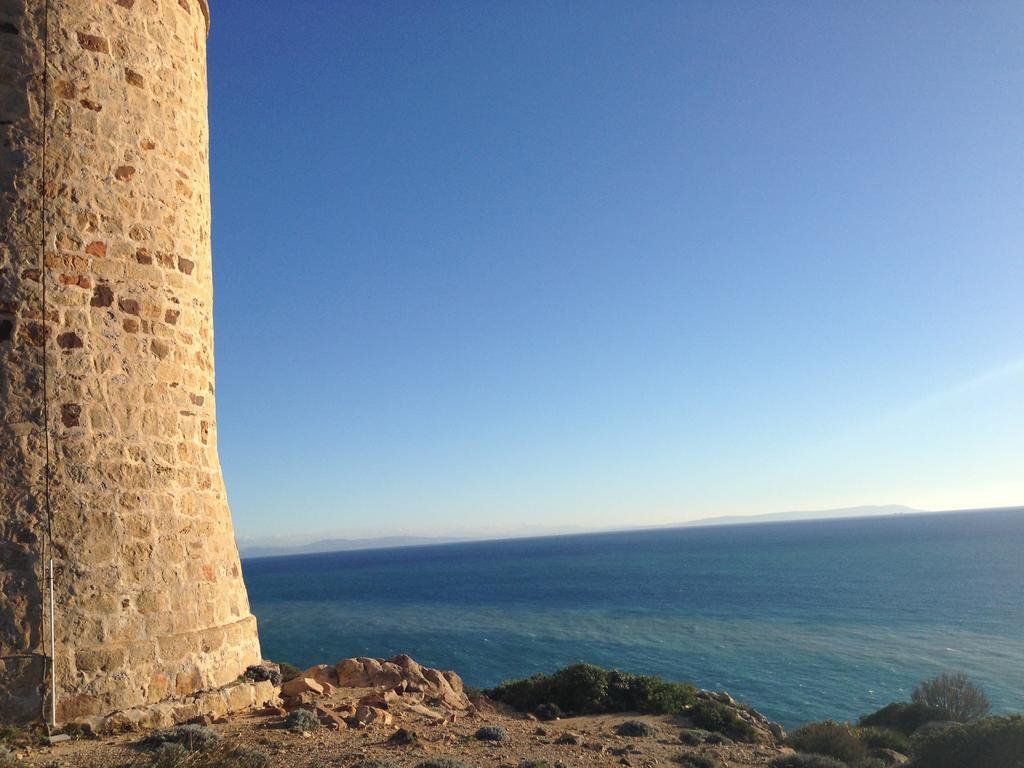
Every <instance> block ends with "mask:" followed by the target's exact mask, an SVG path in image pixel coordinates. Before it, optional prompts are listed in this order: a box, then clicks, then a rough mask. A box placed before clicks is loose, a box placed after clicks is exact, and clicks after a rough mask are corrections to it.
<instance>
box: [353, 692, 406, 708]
mask: <svg viewBox="0 0 1024 768" xmlns="http://www.w3.org/2000/svg"><path fill="white" fill-rule="evenodd" d="M399 698H400V697H399V695H398V694H397V693H395V692H394V691H392V690H387V689H385V690H383V691H374V692H373V693H368V694H366V695H365V696H363V697H362V698H361V699H360V700H359V704H360V705H363V706H367V707H378V708H379V709H387V708H388V707H389V706H390V705H391V704H394V703H395V702H396V701H398V700H399Z"/></svg>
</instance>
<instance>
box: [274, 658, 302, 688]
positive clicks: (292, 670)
mask: <svg viewBox="0 0 1024 768" xmlns="http://www.w3.org/2000/svg"><path fill="white" fill-rule="evenodd" d="M277 666H279V667H280V668H281V682H284V683H287V682H288V681H289V680H294V679H295V678H296V677H298V676H299V675H301V674H302V670H301V669H299V668H298V667H296V666H295V665H294V664H289V663H288V662H287V661H279V662H277Z"/></svg>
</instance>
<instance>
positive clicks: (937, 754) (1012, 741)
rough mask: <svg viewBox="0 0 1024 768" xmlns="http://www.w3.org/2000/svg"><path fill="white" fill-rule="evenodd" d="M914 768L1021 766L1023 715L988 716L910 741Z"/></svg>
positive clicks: (1023, 761)
mask: <svg viewBox="0 0 1024 768" xmlns="http://www.w3.org/2000/svg"><path fill="white" fill-rule="evenodd" d="M911 753H912V755H913V757H914V763H913V764H914V768H963V766H993V768H995V767H996V766H998V768H1024V715H1012V716H1009V717H987V718H984V719H983V720H978V721H976V722H973V723H968V724H966V725H956V726H951V727H949V728H943V729H937V730H933V731H930V732H928V733H924V734H920V735H918V736H915V737H914V738H913V739H912V740H911Z"/></svg>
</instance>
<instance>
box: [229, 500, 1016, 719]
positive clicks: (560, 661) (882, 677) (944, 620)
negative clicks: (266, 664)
mask: <svg viewBox="0 0 1024 768" xmlns="http://www.w3.org/2000/svg"><path fill="white" fill-rule="evenodd" d="M243 568H244V571H245V580H246V584H247V586H248V589H249V597H250V601H251V604H252V610H253V613H255V615H256V616H257V618H258V619H259V625H260V638H261V641H262V646H263V654H264V656H265V657H267V658H271V659H275V660H286V661H290V662H292V663H294V664H297V665H299V666H306V665H312V664H314V663H321V662H333V661H336V660H338V659H342V658H347V657H350V656H389V655H393V654H396V653H408V654H410V655H411V656H413V657H414V658H415V659H417V660H418V661H420V662H422V663H424V664H428V665H430V666H436V667H442V668H446V669H454V670H456V671H457V672H458V673H459V674H460V675H462V677H463V679H465V680H466V682H468V683H471V684H474V685H478V686H481V687H485V686H490V685H493V684H495V683H497V682H500V681H501V680H505V679H509V678H513V677H522V676H525V675H529V674H532V673H534V672H538V671H551V670H554V669H556V668H559V667H561V666H564V665H566V664H570V663H572V662H576V661H589V662H593V663H595V664H601V665H603V666H615V667H618V668H620V669H625V670H629V671H632V672H639V673H655V674H660V675H662V676H664V677H666V678H669V679H673V680H686V681H690V682H693V683H695V684H697V685H699V686H702V687H706V688H714V689H718V690H721V689H725V690H728V691H730V692H731V693H732V694H733V695H734V696H736V697H737V698H740V699H742V700H744V701H746V702H748V703H750V704H751V705H753V706H754V707H756V708H757V709H759V710H761V711H762V712H764V713H765V714H766V715H768V716H769V717H772V718H774V719H777V720H779V721H781V722H783V723H786V724H787V725H790V726H792V725H794V724H797V723H801V722H806V721H808V720H815V719H821V718H825V717H833V718H838V719H850V718H855V717H856V716H857V715H859V714H861V713H864V712H867V711H871V710H873V709H875V708H877V707H879V706H881V705H883V704H885V703H887V702H889V701H892V700H894V699H899V698H906V697H907V696H908V694H909V690H910V688H912V687H913V685H914V683H916V682H917V681H918V680H920V679H922V678H924V677H927V676H930V675H933V674H936V673H938V672H941V671H945V670H962V671H965V672H967V673H968V674H969V675H970V676H971V677H973V678H974V679H976V680H977V681H979V682H980V683H982V684H983V685H984V687H985V689H986V690H987V692H988V694H989V698H990V699H991V700H992V702H993V704H994V707H995V709H996V710H998V711H1021V710H1024V509H1017V510H999V511H986V512H977V513H957V514H945V515H931V514H929V515H901V516H895V517H886V518H872V519H857V520H835V521H821V522H802V523H773V524H761V525H743V526H730V527H714V528H710V527H709V528H682V529H671V530H656V531H637V532H629V533H614V534H591V535H583V536H560V537H550V538H538V539H520V540H510V541H494V542H473V543H465V544H447V545H439V546H429V547H412V548H404V549H390V550H373V551H363V552H342V553H332V554H321V555H301V556H293V557H278V558H263V559H254V560H246V561H244V562H243Z"/></svg>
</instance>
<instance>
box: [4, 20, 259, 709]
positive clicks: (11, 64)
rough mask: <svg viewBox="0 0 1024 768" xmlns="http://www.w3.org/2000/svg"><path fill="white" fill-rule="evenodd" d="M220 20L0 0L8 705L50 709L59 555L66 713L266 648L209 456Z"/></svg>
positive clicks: (212, 682) (138, 700) (237, 663)
mask: <svg viewBox="0 0 1024 768" xmlns="http://www.w3.org/2000/svg"><path fill="white" fill-rule="evenodd" d="M208 24H209V9H208V7H207V0H0V137H2V156H0V195H2V197H0V505H2V506H0V721H5V722H10V721H26V720H33V719H40V718H42V717H46V718H47V719H48V717H49V710H50V701H51V699H50V689H51V683H50V677H51V671H50V666H49V665H50V647H51V633H50V609H49V604H50V597H51V595H50V591H49V586H48V580H49V573H48V563H49V561H50V559H51V558H52V559H53V560H54V562H55V565H56V567H55V588H54V590H53V598H54V604H55V608H56V610H55V622H54V626H55V631H54V633H53V637H52V641H53V647H54V654H53V673H54V678H55V681H56V682H55V686H54V688H55V692H56V704H57V720H58V722H64V721H68V720H72V719H78V718H83V717H86V716H95V715H108V714H109V713H112V712H123V711H125V710H131V711H135V712H139V711H146V710H145V708H147V707H149V708H150V709H152V707H153V705H158V706H163V710H162V715H161V717H163V718H164V719H165V720H166V719H167V717H169V716H170V715H171V714H173V716H174V717H175V718H176V719H181V718H182V717H185V716H189V715H190V714H191V712H192V709H194V706H193V707H192V709H190V708H189V706H192V705H194V703H195V701H196V700H197V697H196V693H197V692H204V691H205V692H211V691H212V692H216V691H218V690H219V689H220V690H223V689H222V687H223V686H225V684H228V683H229V682H231V681H234V680H236V678H238V676H239V675H240V674H241V673H242V672H243V671H244V670H245V669H246V667H247V666H248V665H250V664H257V663H259V661H260V651H259V643H258V640H257V636H256V624H255V619H254V618H253V617H252V615H251V614H250V613H249V604H248V599H247V597H246V592H245V585H244V584H243V582H242V575H241V570H240V567H239V560H238V552H237V549H236V546H235V541H234V536H233V532H232V527H231V517H230V513H229V511H228V505H227V499H226V496H225V491H224V483H223V480H222V478H221V470H220V463H219V460H218V456H217V427H216V418H215V411H214V366H213V318H212V309H213V306H212V298H213V297H212V288H213V283H212V277H211V267H212V265H211V258H210V178H209V162H208V156H207V150H208V142H209V137H208V122H207V105H206V99H207V94H206V34H207V29H208ZM201 695H206V694H201ZM231 696H233V697H234V699H235V701H234V702H230V701H229V702H228V708H231V706H230V705H231V704H232V703H236V704H237V703H241V704H245V703H251V701H252V696H253V694H252V693H251V692H250V693H248V694H246V693H245V692H244V691H243V692H242V693H241V695H239V694H238V691H237V690H236V691H234V692H233V693H232V694H231ZM246 696H248V697H249V702H246V701H245V698H246ZM182 702H191V703H192V704H190V705H189V706H184V705H182V704H181V703H182ZM173 707H178V709H173V710H172V708H173ZM140 708H142V709H140ZM221 709H223V707H221Z"/></svg>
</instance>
